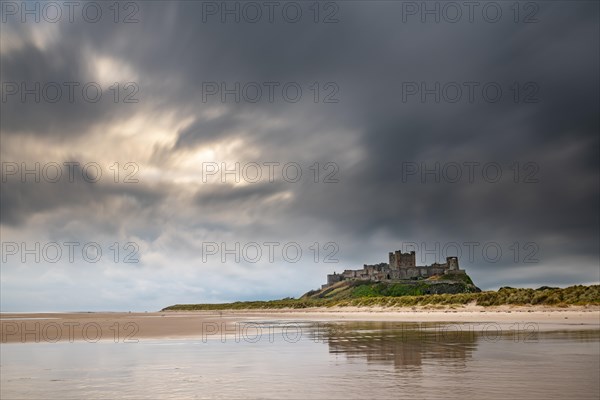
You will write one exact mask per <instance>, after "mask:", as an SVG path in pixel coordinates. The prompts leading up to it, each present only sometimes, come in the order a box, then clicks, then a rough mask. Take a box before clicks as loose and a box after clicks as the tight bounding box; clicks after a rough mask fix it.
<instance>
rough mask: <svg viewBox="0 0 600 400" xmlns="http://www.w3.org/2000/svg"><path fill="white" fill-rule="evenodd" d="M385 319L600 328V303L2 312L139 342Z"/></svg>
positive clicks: (9, 324) (7, 320)
mask: <svg viewBox="0 0 600 400" xmlns="http://www.w3.org/2000/svg"><path fill="white" fill-rule="evenodd" d="M291 321H298V322H307V323H308V322H342V321H381V322H408V323H436V322H438V323H459V324H460V323H466V324H474V325H475V326H477V325H478V324H489V323H494V324H498V326H500V327H501V328H502V329H503V330H511V329H513V330H514V329H520V328H519V327H522V325H523V324H535V326H536V329H537V330H538V331H540V332H543V331H556V330H561V331H562V330H598V329H600V307H598V306H593V307H590V306H587V307H569V308H551V307H541V306H533V307H509V306H501V307H485V308H484V307H478V306H464V307H447V308H444V309H433V308H427V307H418V308H394V309H391V308H378V307H368V308H367V307H360V308H358V307H356V308H355V307H342V308H310V309H301V310H297V309H294V310H292V309H280V310H227V311H177V312H174V311H163V312H149V313H120V312H115V313H111V312H99V313H2V314H0V324H1V340H0V342H1V343H3V344H4V343H34V342H37V343H55V342H66V341H83V340H85V341H88V342H96V341H106V340H110V341H117V342H135V341H138V340H144V339H183V338H190V339H199V338H202V337H203V335H204V337H207V336H215V337H217V336H216V335H217V334H219V333H221V332H225V333H227V334H229V333H233V332H235V326H236V324H238V323H249V322H261V323H265V322H267V323H275V322H276V323H286V322H291Z"/></svg>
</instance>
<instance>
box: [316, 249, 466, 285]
mask: <svg viewBox="0 0 600 400" xmlns="http://www.w3.org/2000/svg"><path fill="white" fill-rule="evenodd" d="M453 273H459V274H460V273H462V274H464V273H465V271H464V270H461V269H460V268H459V266H458V258H457V257H447V258H446V262H445V263H443V264H440V263H434V264H431V265H428V266H417V265H416V255H415V252H414V251H412V252H410V253H402V252H400V251H396V252H394V253H389V263H380V264H374V265H367V264H365V265H363V268H362V269H355V270H351V269H347V270H345V271H344V272H342V273H341V274H337V273H335V272H334V273H333V274H331V275H327V284H325V285H323V287H327V286H331V285H333V284H335V283H337V282H341V281H346V280H364V281H373V282H386V281H400V280H407V279H417V278H429V277H431V276H434V275H445V274H453Z"/></svg>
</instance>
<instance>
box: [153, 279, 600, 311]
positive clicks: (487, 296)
mask: <svg viewBox="0 0 600 400" xmlns="http://www.w3.org/2000/svg"><path fill="white" fill-rule="evenodd" d="M424 282H425V281H418V282H416V284H415V285H403V284H387V285H386V284H371V283H362V284H357V283H356V282H352V283H351V284H346V285H339V286H338V285H334V287H333V288H327V290H329V292H328V293H329V294H332V293H333V297H314V296H315V295H316V294H317V293H321V294H323V293H322V292H320V291H312V292H308V293H307V294H306V295H304V296H303V297H302V298H300V299H291V298H286V299H283V300H272V301H246V302H235V303H226V304H177V305H174V306H170V307H167V308H165V309H163V311H168V310H170V311H183V310H187V311H193V310H242V309H278V308H310V307H347V306H358V307H369V306H380V307H411V306H427V305H442V306H445V305H463V304H469V303H475V304H477V305H480V306H500V305H548V306H556V307H567V306H569V305H600V285H593V286H582V285H577V286H570V287H568V288H564V289H561V288H548V287H542V288H539V289H515V288H508V287H503V288H501V289H500V290H498V291H487V292H478V293H454V294H449V293H446V294H420V295H419V294H416V293H417V291H418V290H421V289H422V288H423V286H420V284H423V283H424ZM453 284H456V283H453ZM380 285H386V286H387V287H385V286H380ZM408 286H410V289H408ZM330 289H331V290H330ZM411 290H414V293H409V292H410V291H411ZM336 293H337V294H336ZM326 294H327V293H326ZM326 294H325V295H326ZM415 294H416V295H415Z"/></svg>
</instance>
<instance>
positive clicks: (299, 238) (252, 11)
mask: <svg viewBox="0 0 600 400" xmlns="http://www.w3.org/2000/svg"><path fill="white" fill-rule="evenodd" d="M67 3H68V2H67ZM514 4H515V3H514V2H504V1H499V2H480V3H478V5H473V6H472V7H469V6H466V5H464V4H463V2H450V3H447V2H434V1H431V2H426V3H422V2H388V1H368V2H367V1H335V2H319V3H316V2H314V1H297V2H285V1H283V2H275V3H268V2H267V3H265V2H226V3H224V2H202V1H172V2H166V1H148V2H141V1H137V2H122V3H119V7H115V6H114V3H113V2H101V1H97V2H84V1H80V2H75V5H72V6H70V5H68V4H65V2H61V1H58V2H54V3H52V4H50V3H44V2H36V1H30V2H26V3H22V2H4V1H3V2H2V4H1V6H2V8H1V13H2V14H1V18H2V19H1V22H0V78H1V79H0V80H1V82H2V87H1V89H2V93H1V94H2V100H1V103H0V107H1V109H0V121H1V122H0V130H1V131H0V133H1V135H0V158H1V162H2V169H1V171H2V177H1V178H2V180H1V190H0V211H1V214H0V234H1V242H2V248H1V250H2V255H1V256H2V260H1V261H2V264H1V267H0V275H1V283H0V289H1V291H0V300H1V302H0V309H1V310H2V311H78V310H89V311H100V310H114V311H127V310H131V311H143V310H149V311H151V310H159V309H161V308H163V307H166V306H168V305H171V304H178V303H179V304H180V303H215V302H229V301H238V300H268V299H278V298H284V297H298V296H301V295H302V294H303V293H305V292H307V291H309V290H311V289H316V288H318V287H320V285H321V284H323V283H325V282H326V275H327V274H329V273H332V272H333V271H337V272H341V271H343V270H344V269H358V268H361V267H362V265H363V264H374V263H380V262H387V261H388V252H390V251H395V250H404V251H415V252H416V254H417V264H419V265H429V264H431V263H433V262H437V261H440V262H444V261H445V257H446V256H455V255H458V256H459V262H460V266H461V268H464V269H466V270H467V273H468V274H469V275H470V276H471V277H472V278H473V280H474V281H475V283H476V284H477V286H479V287H480V288H482V289H484V290H485V289H497V288H499V287H502V286H513V287H533V288H535V287H539V286H542V285H550V286H561V287H564V286H569V285H573V284H597V283H598V282H599V281H600V266H599V242H600V241H599V212H598V207H597V205H598V203H599V168H598V166H599V135H598V132H599V109H600V107H599V106H600V100H599V90H598V88H599V71H600V62H599V49H600V46H599V44H600V43H599V37H600V32H599V20H600V19H599V18H598V16H599V5H598V2H592V1H537V2H519V3H517V4H518V6H517V7H515V5H514Z"/></svg>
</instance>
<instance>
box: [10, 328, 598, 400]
mask: <svg viewBox="0 0 600 400" xmlns="http://www.w3.org/2000/svg"><path fill="white" fill-rule="evenodd" d="M246 326H247V325H246ZM521 328H522V329H520V331H516V333H515V332H513V333H509V334H507V333H506V332H505V333H503V334H500V333H499V332H495V331H494V330H493V329H487V330H486V329H481V327H480V326H479V327H476V328H475V329H473V326H469V325H461V326H460V327H458V329H457V325H453V326H451V327H448V325H440V324H422V325H418V324H401V323H386V322H349V323H336V324H325V323H319V324H310V323H308V324H307V323H305V322H304V323H298V324H286V325H284V324H283V323H279V322H277V321H269V322H263V323H262V324H261V328H260V331H262V335H258V332H259V328H258V326H255V325H253V326H249V327H248V326H247V327H246V328H244V327H243V326H242V328H240V329H239V330H238V331H235V332H229V335H227V336H223V337H221V336H217V335H208V334H207V335H205V337H198V339H197V340H158V339H157V340H141V341H140V342H138V343H113V342H109V341H105V342H98V343H87V342H74V343H68V342H66V343H25V344H23V343H15V344H3V345H1V352H0V361H1V372H2V373H1V378H0V379H1V385H0V394H1V396H0V397H1V398H2V399H13V398H27V399H71V398H73V399H75V398H77V399H82V398H85V399H96V398H110V399H114V398H125V399H138V398H152V399H155V398H173V399H186V398H191V399H196V398H197V399H202V398H226V399H231V398H243V399H248V398H277V399H281V398H288V399H291V398H299V399H306V398H312V399H321V398H327V399H354V398H356V399H365V398H370V399H384V398H385V399H390V398H410V399H420V398H427V399H431V398H440V399H441V398H444V399H458V398H460V399H465V398H486V399H500V398H502V399H507V398H509V399H520V398H527V399H537V398H540V399H565V398H576V399H598V398H599V396H600V384H599V380H598V376H599V373H600V331H598V330H588V331H556V332H537V331H536V330H535V329H533V328H532V327H529V328H531V329H528V327H521Z"/></svg>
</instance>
